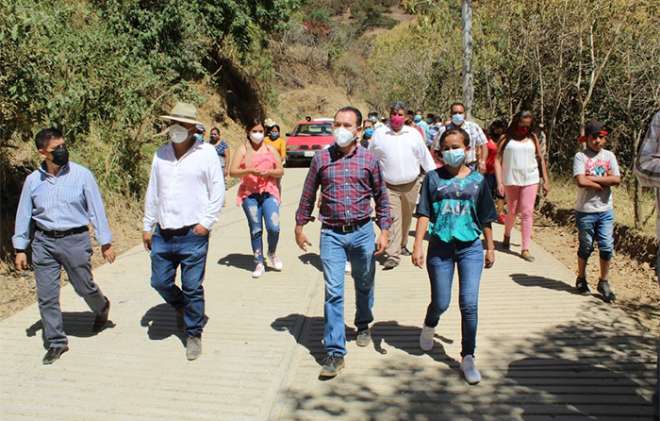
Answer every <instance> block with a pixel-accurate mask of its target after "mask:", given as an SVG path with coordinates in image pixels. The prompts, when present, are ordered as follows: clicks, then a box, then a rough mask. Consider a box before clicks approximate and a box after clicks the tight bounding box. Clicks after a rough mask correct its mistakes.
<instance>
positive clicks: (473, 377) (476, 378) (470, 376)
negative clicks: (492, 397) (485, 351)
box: [461, 355, 481, 384]
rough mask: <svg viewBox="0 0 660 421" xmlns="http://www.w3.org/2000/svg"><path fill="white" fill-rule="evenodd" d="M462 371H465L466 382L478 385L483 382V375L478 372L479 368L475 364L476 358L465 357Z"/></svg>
mask: <svg viewBox="0 0 660 421" xmlns="http://www.w3.org/2000/svg"><path fill="white" fill-rule="evenodd" d="M461 370H463V375H464V376H465V380H467V382H468V383H469V384H477V383H479V382H480V381H481V373H479V370H477V366H476V365H475V364H474V357H473V356H472V355H466V356H465V357H463V361H462V362H461Z"/></svg>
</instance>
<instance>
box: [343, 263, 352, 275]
mask: <svg viewBox="0 0 660 421" xmlns="http://www.w3.org/2000/svg"><path fill="white" fill-rule="evenodd" d="M352 270H353V268H352V267H351V262H346V267H344V272H346V273H351V271H352Z"/></svg>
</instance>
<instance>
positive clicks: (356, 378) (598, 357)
mask: <svg viewBox="0 0 660 421" xmlns="http://www.w3.org/2000/svg"><path fill="white" fill-rule="evenodd" d="M556 287H557V286H556ZM292 316H293V317H294V319H298V318H302V317H304V316H300V315H292ZM292 316H289V317H292ZM294 319H292V320H290V321H289V323H291V324H293V323H294ZM298 320H299V323H300V319H298ZM519 322H520V323H521V324H522V323H525V321H524V320H520V321H519ZM321 323H322V321H321V319H320V318H317V320H313V321H312V324H318V325H321ZM309 333H310V332H307V333H306V331H305V330H303V334H302V336H301V338H302V339H299V343H302V344H305V343H306V341H308V340H309V339H307V338H309V337H310V336H308V334H309ZM311 333H313V330H312V332H311ZM418 335H419V328H417V327H414V326H401V325H399V324H398V323H397V322H395V321H387V322H380V323H376V325H375V326H374V327H373V336H374V340H375V342H376V343H381V344H382V343H385V344H388V345H390V346H393V347H396V348H398V349H401V350H403V351H405V352H407V353H408V354H411V355H421V353H422V352H421V351H420V350H419V349H418V345H417V344H416V342H417V337H418ZM317 338H318V337H317ZM314 342H315V343H318V339H315V341H314ZM306 346H308V347H311V346H310V345H309V344H307V345H306ZM318 346H319V347H320V345H318ZM377 346H378V345H377ZM311 348H313V347H311ZM381 348H382V345H381ZM441 348H442V347H441V346H440V344H439V343H437V344H436V347H435V348H434V350H433V352H432V354H431V355H432V356H433V358H434V359H435V360H436V361H440V362H441V364H436V365H432V366H429V365H428V364H421V363H420V361H419V360H418V359H416V358H403V357H392V358H384V359H382V361H381V362H379V363H377V365H376V366H375V367H371V368H370V369H369V370H368V371H364V370H359V369H356V368H352V369H347V370H346V371H345V372H343V373H342V374H340V376H338V377H337V378H336V379H335V380H334V381H333V382H332V383H327V384H324V387H322V388H317V387H308V386H307V385H292V386H291V387H290V388H289V389H287V390H285V391H283V392H282V393H281V395H280V402H282V405H283V407H284V408H285V410H284V411H283V416H284V418H285V419H292V420H307V419H314V418H325V417H329V416H332V417H340V418H341V417H346V418H351V419H364V420H379V419H401V420H410V419H419V420H456V419H466V420H494V419H496V420H518V421H520V420H523V421H531V420H540V419H575V420H578V419H580V420H582V419H584V420H626V421H631V420H639V421H641V420H646V419H649V420H650V419H652V413H653V407H652V404H651V398H652V394H653V391H654V386H655V374H656V366H655V364H656V358H657V357H656V349H655V338H654V337H653V336H652V335H650V334H649V333H648V332H646V331H645V329H644V328H643V327H642V326H639V325H638V324H637V323H636V322H635V321H634V320H632V319H630V318H628V317H627V316H626V315H625V313H624V312H623V311H620V310H617V309H616V307H612V306H610V305H607V304H604V303H601V302H596V301H589V302H586V303H585V304H584V305H583V307H582V308H581V310H580V312H579V313H578V314H577V315H576V317H575V318H574V320H572V321H571V322H569V323H565V324H559V325H556V326H554V327H551V328H548V329H546V330H544V331H542V332H539V333H538V334H534V335H533V336H529V337H522V338H521V337H519V336H516V335H512V336H511V335H504V336H502V337H498V338H495V339H494V341H493V342H492V343H491V346H490V347H489V348H488V349H483V350H482V351H481V352H480V355H482V356H484V357H483V358H482V359H481V360H482V361H484V363H483V365H482V366H481V370H482V375H483V381H482V382H481V383H480V384H479V385H478V386H469V385H467V384H466V383H465V381H464V380H463V379H462V376H461V374H460V372H459V371H458V370H457V369H456V367H457V364H458V363H457V362H456V361H454V360H453V359H452V358H451V357H448V356H447V355H446V354H445V353H444V351H443V350H442V349H441ZM486 361H487V362H486ZM445 364H448V365H449V367H447V365H445ZM284 412H285V413H284Z"/></svg>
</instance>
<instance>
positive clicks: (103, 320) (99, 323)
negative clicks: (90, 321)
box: [92, 297, 110, 332]
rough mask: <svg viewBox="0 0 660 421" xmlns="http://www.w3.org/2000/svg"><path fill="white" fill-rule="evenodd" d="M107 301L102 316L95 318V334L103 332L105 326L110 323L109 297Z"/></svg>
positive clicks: (93, 327) (93, 328)
mask: <svg viewBox="0 0 660 421" xmlns="http://www.w3.org/2000/svg"><path fill="white" fill-rule="evenodd" d="M105 300H106V303H105V307H104V308H103V311H101V313H100V314H97V315H96V317H95V318H94V326H92V330H93V331H94V332H100V331H102V330H103V328H104V327H105V325H106V324H107V323H108V316H109V315H110V300H108V297H106V298H105Z"/></svg>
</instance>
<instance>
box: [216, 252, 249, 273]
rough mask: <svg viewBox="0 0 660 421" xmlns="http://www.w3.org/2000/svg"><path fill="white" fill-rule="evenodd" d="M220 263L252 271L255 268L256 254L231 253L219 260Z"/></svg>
mask: <svg viewBox="0 0 660 421" xmlns="http://www.w3.org/2000/svg"><path fill="white" fill-rule="evenodd" d="M218 264H219V265H223V266H232V267H235V268H238V269H243V270H247V271H249V272H252V271H253V270H254V266H255V265H254V256H253V255H251V254H241V253H230V254H228V255H226V256H225V257H222V258H220V259H219V260H218Z"/></svg>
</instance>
